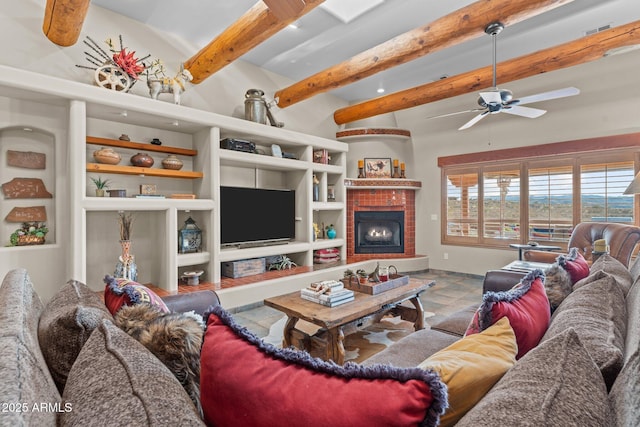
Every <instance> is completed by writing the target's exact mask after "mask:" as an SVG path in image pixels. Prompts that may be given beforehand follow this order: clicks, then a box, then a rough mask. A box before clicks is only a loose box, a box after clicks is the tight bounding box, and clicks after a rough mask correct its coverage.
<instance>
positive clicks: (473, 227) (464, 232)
mask: <svg viewBox="0 0 640 427" xmlns="http://www.w3.org/2000/svg"><path fill="white" fill-rule="evenodd" d="M633 135H634V136H635V137H636V138H635V139H633V142H632V143H629V141H628V140H625V141H623V142H624V144H627V145H630V147H627V146H623V147H615V144H616V142H615V140H614V138H616V137H607V138H598V139H594V140H585V141H586V142H583V141H573V142H569V143H558V144H546V145H545V148H547V147H550V146H557V147H552V148H555V149H556V150H555V152H554V149H551V150H549V151H550V152H551V154H545V156H540V154H539V153H540V152H545V151H543V150H541V149H540V148H539V147H537V149H534V148H529V147H525V148H521V149H510V150H499V151H495V152H491V154H490V155H488V154H487V153H475V154H469V155H462V156H452V157H450V158H439V159H438V163H439V165H440V166H441V167H442V177H443V204H442V206H443V214H442V217H443V233H442V238H443V243H447V244H460V245H469V246H490V247H505V246H506V245H507V244H509V243H526V242H528V241H531V240H534V241H539V242H544V243H547V242H555V243H561V242H566V241H568V240H569V237H570V236H571V232H572V231H573V227H574V226H575V225H576V224H578V223H580V222H589V221H597V222H618V223H625V224H636V223H637V222H638V221H637V219H636V208H635V206H636V203H637V202H636V200H635V197H634V195H624V194H623V192H624V191H625V189H626V188H627V186H628V185H629V184H630V183H631V181H632V180H633V178H634V176H635V173H636V171H637V170H638V169H640V153H638V148H637V147H638V146H639V145H640V134H633ZM609 138H611V139H612V140H614V142H613V143H611V142H610V139H609ZM603 140H607V141H606V143H603ZM576 142H578V143H580V144H576ZM612 145H613V147H612V149H607V150H605V149H603V147H606V148H609V147H610V146H612ZM568 146H570V148H571V149H572V150H573V151H574V152H570V150H568V149H566V148H567V147H568ZM576 147H579V148H580V150H581V151H580V152H575V150H576ZM503 152H508V153H503ZM594 153H597V154H594ZM523 154H524V155H523ZM526 154H529V155H526Z"/></svg>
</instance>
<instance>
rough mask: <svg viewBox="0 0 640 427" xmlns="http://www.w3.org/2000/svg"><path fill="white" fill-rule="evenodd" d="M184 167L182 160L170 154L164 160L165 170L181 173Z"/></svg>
mask: <svg viewBox="0 0 640 427" xmlns="http://www.w3.org/2000/svg"><path fill="white" fill-rule="evenodd" d="M182 165H183V163H182V160H180V159H179V158H178V157H177V156H176V155H175V154H169V155H168V156H167V157H166V158H164V159H163V160H162V167H163V168H165V169H171V170H175V171H179V170H180V169H182Z"/></svg>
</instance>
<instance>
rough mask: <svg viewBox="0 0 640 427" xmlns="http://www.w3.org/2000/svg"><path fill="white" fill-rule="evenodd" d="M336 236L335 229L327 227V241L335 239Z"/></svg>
mask: <svg viewBox="0 0 640 427" xmlns="http://www.w3.org/2000/svg"><path fill="white" fill-rule="evenodd" d="M337 234H338V233H337V232H336V229H335V228H333V227H329V229H328V230H327V237H328V238H329V239H335V238H336V235H337Z"/></svg>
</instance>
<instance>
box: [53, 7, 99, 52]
mask: <svg viewBox="0 0 640 427" xmlns="http://www.w3.org/2000/svg"><path fill="white" fill-rule="evenodd" d="M89 3H91V0H47V4H46V6H45V9H44V21H43V23H42V31H43V32H44V34H45V35H46V36H47V38H48V39H49V40H51V41H52V42H53V43H55V44H57V45H59V46H73V45H74V44H76V42H77V41H78V37H80V32H81V31H82V24H84V19H85V17H86V16H87V11H88V10H89Z"/></svg>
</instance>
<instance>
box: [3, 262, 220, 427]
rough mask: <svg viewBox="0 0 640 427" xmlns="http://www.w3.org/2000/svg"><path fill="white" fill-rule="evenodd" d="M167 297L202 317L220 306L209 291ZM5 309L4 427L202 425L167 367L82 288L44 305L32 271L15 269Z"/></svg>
mask: <svg viewBox="0 0 640 427" xmlns="http://www.w3.org/2000/svg"><path fill="white" fill-rule="evenodd" d="M164 300H165V303H166V304H167V306H168V307H169V308H170V309H173V310H174V311H185V310H187V309H188V310H194V309H195V310H196V311H198V312H199V313H200V314H202V313H203V312H204V311H205V310H206V308H208V307H209V306H211V305H212V304H217V303H219V300H218V297H217V295H216V294H215V293H214V292H211V291H198V292H196V293H191V294H186V295H180V296H171V297H167V298H165V299H164ZM0 305H1V307H0V331H1V332H0V396H2V399H0V400H1V402H0V404H2V405H3V406H2V407H1V408H0V426H56V425H58V426H72V425H73V426H88V425H111V426H115V425H121V426H134V425H135V426H140V425H176V426H178V425H179V426H201V425H204V423H203V422H202V421H201V418H200V416H199V414H198V413H197V411H196V408H195V406H194V404H193V403H192V401H191V399H190V398H189V396H188V395H187V393H186V392H185V390H184V389H183V387H182V385H181V384H180V382H179V381H178V380H177V379H176V378H175V376H174V375H173V374H172V373H171V372H170V371H169V369H168V368H167V367H166V366H165V365H163V364H162V363H161V362H160V361H159V359H158V358H156V357H155V356H154V355H153V354H151V353H150V352H149V351H148V350H147V349H146V348H145V347H143V346H142V345H141V344H140V343H139V342H138V341H136V340H134V339H133V338H131V337H130V336H129V335H127V334H126V333H124V332H123V331H122V330H121V329H119V328H117V327H115V326H114V324H113V318H112V317H111V314H110V313H109V312H108V311H107V309H106V307H105V305H104V303H103V301H102V298H101V296H100V295H99V294H97V293H95V292H93V291H91V290H90V289H89V288H88V287H87V286H85V285H83V284H82V283H79V282H76V281H73V280H71V281H69V282H68V283H67V284H66V285H64V286H63V287H62V288H61V289H60V290H59V292H58V293H57V294H56V295H55V296H54V297H53V298H52V299H51V300H50V301H49V302H48V303H47V304H46V305H44V304H43V303H42V301H41V300H40V298H39V296H38V295H37V293H36V292H35V291H34V289H33V285H32V283H31V280H30V278H29V275H28V274H27V271H26V270H24V269H16V270H12V271H10V272H9V273H8V274H7V275H6V276H5V278H4V280H3V282H2V285H1V286H0Z"/></svg>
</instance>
